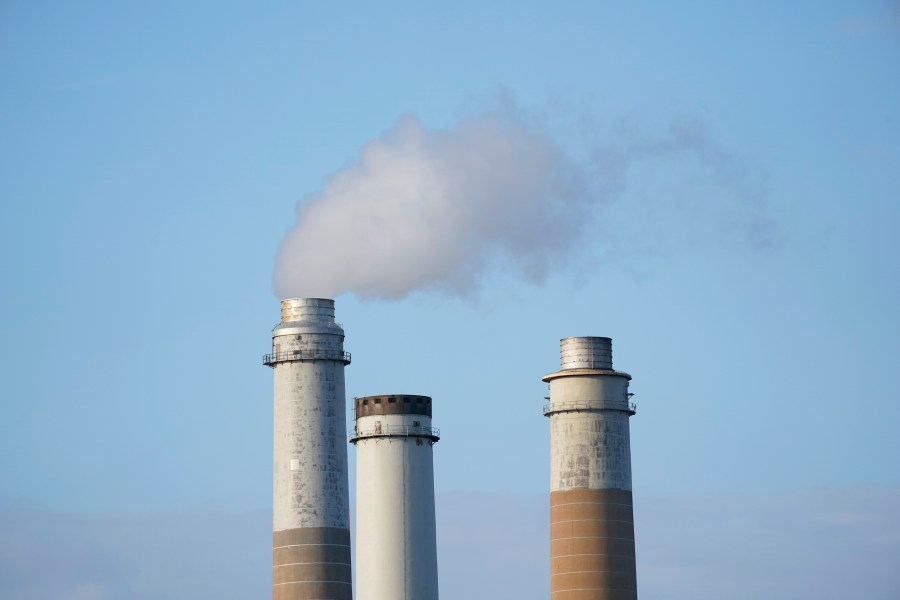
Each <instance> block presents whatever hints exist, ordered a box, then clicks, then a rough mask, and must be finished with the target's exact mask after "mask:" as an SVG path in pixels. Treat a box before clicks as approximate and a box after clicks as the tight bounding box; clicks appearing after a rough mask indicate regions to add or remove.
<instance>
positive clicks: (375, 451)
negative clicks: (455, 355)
mask: <svg viewBox="0 0 900 600" xmlns="http://www.w3.org/2000/svg"><path fill="white" fill-rule="evenodd" d="M355 411H356V426H355V427H354V429H353V434H352V437H351V442H353V443H354V444H356V590H357V594H358V596H359V599H360V600H437V598H438V571H437V545H436V540H435V514H434V466H433V462H432V449H431V447H432V446H433V445H434V443H435V442H437V441H438V439H439V438H438V431H437V430H436V429H432V427H431V398H429V397H428V396H408V395H394V396H367V397H365V398H357V399H356V401H355Z"/></svg>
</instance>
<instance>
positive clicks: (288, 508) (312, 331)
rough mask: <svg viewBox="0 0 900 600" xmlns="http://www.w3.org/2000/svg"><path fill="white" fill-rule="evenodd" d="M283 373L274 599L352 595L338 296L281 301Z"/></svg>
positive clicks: (275, 336)
mask: <svg viewBox="0 0 900 600" xmlns="http://www.w3.org/2000/svg"><path fill="white" fill-rule="evenodd" d="M263 362H264V364H266V365H268V366H270V367H272V369H273V370H274V373H275V436H274V437H275V464H274V489H273V507H272V508H273V526H274V533H273V557H272V598H273V600H313V599H316V600H319V599H328V600H352V597H353V590H352V582H351V566H350V498H349V488H348V476H347V443H346V440H345V438H344V432H345V431H346V417H345V410H346V398H345V395H344V366H345V365H347V364H349V363H350V354H349V353H347V352H344V330H343V329H342V328H341V326H340V325H338V324H337V323H335V321H334V300H326V299H321V298H291V299H288V300H283V301H282V302H281V323H279V324H278V325H276V326H275V329H273V330H272V354H267V355H265V357H264V358H263Z"/></svg>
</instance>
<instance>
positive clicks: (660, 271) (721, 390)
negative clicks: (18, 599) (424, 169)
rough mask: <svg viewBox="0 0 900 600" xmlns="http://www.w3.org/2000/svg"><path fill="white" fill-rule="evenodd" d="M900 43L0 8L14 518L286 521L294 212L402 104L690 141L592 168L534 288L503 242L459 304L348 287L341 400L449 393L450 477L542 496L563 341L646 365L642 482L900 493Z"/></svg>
mask: <svg viewBox="0 0 900 600" xmlns="http://www.w3.org/2000/svg"><path fill="white" fill-rule="evenodd" d="M898 58H900V10H898V8H897V6H896V4H895V3H890V2H853V3H850V2H825V3H823V2H817V3H812V2H795V3H789V4H788V5H779V4H776V3H770V4H768V5H759V4H748V5H744V4H740V5H737V4H729V3H715V2H697V3H693V4H691V6H690V7H673V6H670V5H666V4H663V3H655V2H642V3H632V4H630V5H628V6H621V5H617V4H613V3H603V2H566V3H555V4H553V5H551V4H549V3H542V2H523V3H519V4H518V5H517V7H516V9H515V10H514V11H511V10H509V9H508V8H504V7H501V6H499V5H496V6H486V5H485V3H475V2H457V3H454V4H452V5H444V6H441V7H433V6H423V5H421V3H412V2H408V3H405V2H388V3H385V2H381V3H377V4H376V3H364V4H359V5H325V4H321V3H319V4H317V5H304V4H303V3H288V2H272V3H266V4H265V5H259V4H258V3H257V4H251V3H221V2H216V3H212V2H209V3H202V2H196V3H190V5H189V6H188V5H184V3H174V2H157V3H153V4H152V5H145V6H139V5H137V4H130V3H121V2H120V3H114V2H105V3H104V2H82V3H78V4H73V3H63V2H27V3H26V2H14V1H13V2H5V3H3V4H2V6H0V186H2V188H0V198H2V202H3V218H2V219H0V257H2V258H0V275H2V281H3V294H2V296H0V302H2V309H3V312H4V314H5V315H6V316H7V318H6V319H3V321H2V323H0V337H2V339H3V340H4V343H3V345H2V352H3V356H2V365H3V366H2V375H3V379H4V381H5V383H6V385H5V393H4V394H3V395H2V403H3V413H4V416H3V418H2V419H0V461H2V462H0V467H2V472H3V473H4V475H3V477H2V478H0V506H6V507H8V509H5V510H8V511H22V510H27V511H38V512H41V511H43V512H46V513H47V514H53V515H56V516H57V517H58V516H59V515H60V514H63V515H82V516H86V515H88V516H91V518H98V519H99V518H104V517H106V516H108V515H111V514H123V513H126V514H140V515H155V514H170V513H173V512H174V513H178V512H179V511H199V513H202V514H207V513H208V512H209V511H226V512H227V511H233V512H241V511H255V510H256V511H258V510H263V511H264V510H266V509H267V508H268V507H269V506H270V502H271V456H270V455H271V418H272V406H271V404H272V402H271V373H270V372H269V370H268V369H266V368H265V367H263V366H262V365H261V364H260V359H261V356H262V354H263V353H264V352H266V351H267V350H268V348H269V334H270V329H271V327H272V326H273V325H274V323H275V322H276V321H277V319H278V315H279V312H278V298H277V296H276V295H275V293H274V292H273V284H272V277H273V268H274V263H275V256H276V251H277V249H278V245H279V242H280V241H281V239H282V237H283V236H284V235H285V233H286V232H287V231H288V230H289V229H290V228H291V227H292V226H293V225H294V222H295V219H296V208H297V203H298V201H301V200H302V199H304V198H306V199H309V198H312V197H315V196H316V194H318V193H319V192H320V191H321V190H323V189H324V188H325V187H326V186H327V184H328V181H329V178H330V177H331V176H333V175H334V174H335V173H338V172H339V171H341V170H342V169H345V168H347V167H348V166H352V165H353V164H355V163H356V162H357V161H358V156H359V151H360V148H361V147H363V145H365V144H366V143H368V142H370V141H371V140H373V139H377V138H379V137H380V136H382V135H383V134H384V133H385V132H386V131H388V130H390V129H392V128H393V127H394V126H395V125H396V124H397V123H398V122H399V121H400V120H401V119H402V118H404V117H405V116H408V115H415V116H416V118H418V119H419V120H420V121H421V122H422V123H423V125H424V126H425V127H427V128H429V129H430V130H445V129H449V128H453V127H454V125H455V124H456V123H457V122H459V121H460V120H463V119H466V118H468V117H470V116H472V115H481V114H484V113H486V112H491V111H497V110H501V109H502V110H514V111H516V112H517V114H524V115H527V119H528V120H529V122H530V123H532V124H536V125H535V126H536V127H538V128H539V129H540V130H541V132H542V135H545V136H546V137H547V139H550V140H552V141H553V143H554V144H556V146H557V147H558V148H560V149H561V152H563V153H564V154H565V155H566V156H567V157H569V159H570V160H571V161H572V163H573V164H584V163H586V162H589V161H590V159H591V157H592V156H595V154H596V151H597V149H598V148H603V149H607V150H610V149H612V150H613V151H624V150H623V149H627V148H629V147H633V146H635V145H637V146H641V145H643V146H648V145H651V146H652V145H653V144H657V145H658V144H661V143H663V142H664V141H666V140H669V139H672V135H673V133H672V132H673V131H683V130H684V129H685V128H687V129H688V130H689V131H692V132H694V134H695V135H697V136H699V137H700V139H702V143H701V144H700V145H699V146H697V147H694V148H688V147H676V148H675V149H674V150H672V151H671V152H666V153H661V154H658V155H652V153H645V154H644V155H643V156H641V158H640V160H636V161H634V162H632V163H629V164H628V165H627V168H623V169H622V170H621V171H619V172H617V175H618V176H619V177H618V179H616V180H615V181H606V180H603V178H602V177H599V176H598V178H597V180H595V181H594V183H595V184H596V185H597V186H600V187H603V186H613V187H615V188H616V194H615V195H613V196H610V197H609V198H608V199H607V201H605V202H602V203H598V204H596V205H594V208H593V209H592V212H591V214H590V215H588V217H586V218H585V220H584V223H583V228H584V230H585V234H584V235H582V236H580V237H579V238H578V239H577V240H576V241H575V243H574V246H573V248H572V250H571V251H569V252H568V253H566V254H564V255H561V256H560V258H559V260H558V261H556V262H554V263H553V268H552V269H551V270H550V271H549V273H548V275H547V277H546V278H545V279H544V280H543V281H542V282H540V283H537V284H535V283H534V282H532V281H529V280H527V279H523V278H522V277H521V276H520V274H519V272H518V271H517V269H516V268H515V261H514V260H512V261H511V260H508V258H504V257H503V256H501V255H496V256H494V255H491V256H486V257H485V261H486V264H487V267H486V270H485V271H484V273H483V274H482V276H481V277H479V278H478V279H477V281H475V283H474V287H473V288H472V289H470V290H468V291H467V292H466V293H465V294H463V295H462V296H459V295H443V294H441V293H439V292H436V291H434V290H424V291H420V292H415V293H412V294H411V295H409V296H407V297H406V298H404V299H402V300H399V301H384V300H371V299H360V298H357V297H355V296H353V295H352V294H344V295H341V296H339V297H338V298H337V312H338V320H339V321H341V322H342V323H343V324H344V326H345V329H346V332H347V340H346V348H347V349H348V350H349V351H351V352H352V353H353V364H352V365H351V366H350V367H349V368H348V371H347V392H348V396H356V395H369V394H378V393H395V392H404V393H420V394H429V395H432V396H433V397H434V399H435V425H436V426H437V427H439V428H441V430H442V432H443V438H442V440H441V442H440V444H439V445H438V446H436V449H435V450H436V453H435V457H436V482H435V483H436V488H437V490H438V492H439V494H442V495H443V496H442V497H445V498H451V497H454V496H453V494H460V493H467V494H484V495H486V496H488V497H492V496H491V495H498V497H500V496H502V495H510V494H511V495H517V494H518V495H521V497H522V498H538V497H540V496H541V494H543V493H544V492H545V491H546V488H547V484H548V477H547V473H548V456H547V454H548V430H547V428H548V425H547V423H546V420H545V419H544V418H543V417H542V416H541V405H542V403H543V396H544V395H546V388H545V386H544V384H542V383H541V382H540V377H541V376H542V375H543V374H546V373H549V372H552V371H554V370H556V368H557V366H558V340H559V338H561V337H566V336H573V335H605V336H610V337H612V338H613V343H614V361H615V365H616V366H617V367H618V368H620V369H623V370H626V371H628V372H630V373H632V375H633V376H634V382H633V385H632V391H634V392H635V393H636V396H635V398H634V400H635V401H636V402H637V404H638V413H637V415H636V416H635V417H634V418H633V419H632V448H633V450H632V452H633V465H634V485H635V494H636V497H639V496H640V495H641V494H646V495H647V497H648V498H649V497H652V498H672V497H677V498H681V499H685V498H694V497H697V496H698V495H699V496H701V497H704V498H723V497H728V498H742V499H744V501H747V502H750V501H752V499H754V498H756V499H759V498H779V497H783V496H782V495H785V494H788V495H789V494H800V495H801V496H802V497H804V498H808V497H815V492H814V491H815V490H844V491H845V492H846V493H847V494H853V493H859V494H863V495H865V494H875V495H876V496H877V497H879V498H880V497H881V496H880V494H888V495H891V494H894V493H895V492H894V490H896V489H897V487H898V485H900V462H898V459H897V458H896V457H898V456H900V437H898V436H897V435H896V432H895V429H896V423H898V421H900V402H898V400H900V384H898V382H897V379H896V377H894V376H893V375H894V373H895V372H896V366H895V363H896V361H897V358H898V352H897V349H896V340H897V339H898V335H900V317H898V311H897V306H900V284H898V278H897V276H896V274H897V273H898V272H900V241H898V239H900V238H898V236H897V234H896V225H897V223H898V222H900V207H898V193H900V146H898V142H897V140H900V115H898V110H897V107H898V106H900V76H898V74H897V69H896V65H897V60H898ZM498 107H500V108H499V109H498ZM510 107H512V109H510ZM697 148H700V150H698V149H697ZM588 172H589V173H599V174H602V172H596V171H590V170H588ZM760 220H761V221H763V222H765V223H766V224H767V226H766V228H765V230H764V231H762V232H760V231H758V230H757V229H754V227H753V225H754V223H758V222H759V221H760ZM548 235H551V234H550V233H548ZM357 243H358V240H356V239H355V238H352V237H346V238H340V237H339V238H338V239H334V240H333V244H334V245H335V246H336V247H340V248H341V249H344V250H347V251H348V252H349V253H350V255H352V254H353V252H359V250H358V248H357V245H356V244H357ZM323 252H326V253H327V252H328V250H327V249H323ZM350 455H351V457H352V456H353V453H352V449H351V452H350ZM861 490H863V491H861ZM503 497H506V496H503ZM685 502H686V500H685ZM761 502H762V504H763V505H766V506H768V505H767V504H766V502H764V501H761ZM676 504H677V503H676ZM798 504H800V503H796V504H792V506H794V507H795V508H794V509H795V510H798V511H800V510H801V509H800V508H796V505H798ZM863 504H865V503H864V502H863V503H861V505H863ZM640 506H645V507H646V508H645V509H644V510H645V514H646V515H648V516H647V518H648V519H649V518H650V515H652V514H654V513H653V512H652V510H653V506H652V505H647V504H643V505H640ZM640 506H639V509H640ZM209 514H214V513H212V512H209ZM215 514H217V513H215ZM448 514H449V513H448ZM878 514H882V513H878ZM884 514H885V515H886V516H884V517H883V518H884V519H890V518H893V519H896V512H894V513H890V511H884ZM72 518H75V517H72ZM440 518H441V516H440V515H439V519H440ZM446 518H447V519H449V518H450V517H449V516H448V517H446ZM879 518H882V517H879ZM636 519H637V521H638V522H640V519H641V514H640V513H638V514H636ZM445 526H446V522H445ZM538 533H539V532H538ZM638 533H639V536H645V537H644V538H640V537H639V540H638V548H639V549H638V555H639V556H638V559H639V563H640V561H641V550H640V548H641V544H642V543H643V544H644V545H645V546H646V547H648V548H649V547H657V546H656V545H655V543H656V542H658V540H656V539H654V538H653V537H652V536H653V531H649V530H648V531H645V532H641V531H639V532H638ZM536 535H537V534H536ZM798 535H800V534H798ZM810 539H812V538H810ZM816 539H818V538H816ZM538 543H542V542H541V541H540V540H538ZM892 544H893V545H890V544H889V545H888V546H887V550H886V552H888V553H891V552H892V553H893V555H894V556H895V557H897V558H900V544H898V543H897V541H896V540H894V541H893V542H892ZM673 552H674V550H673ZM541 560H543V559H542V558H539V559H538V560H537V562H536V563H535V564H536V565H540V564H542V563H541V562H540V561H541ZM698 560H700V559H699V558H698ZM895 562H896V561H895ZM453 564H458V563H453ZM453 564H450V563H442V573H444V572H445V570H446V569H452V568H453ZM823 564H826V563H823ZM645 568H646V569H647V571H646V573H647V574H648V575H647V577H648V579H649V577H651V575H650V574H651V573H652V574H653V575H652V576H653V577H655V578H657V579H656V580H655V581H660V580H664V578H665V577H666V576H669V577H672V576H674V575H672V573H674V571H665V570H656V571H654V570H652V569H650V568H649V567H645ZM672 569H676V567H672ZM638 573H639V580H642V579H641V577H642V572H641V565H640V564H639V569H638ZM684 573H685V571H681V574H682V575H683V574H684ZM878 575H881V576H882V580H883V581H887V579H886V578H887V577H888V575H887V574H885V573H880V574H877V573H876V574H875V576H874V577H875V579H877V578H878ZM263 576H264V577H265V574H263ZM659 578H663V579H659ZM642 581H643V580H642ZM893 583H898V586H900V582H897V581H896V579H894V581H893ZM257 584H258V585H259V586H260V587H259V588H258V589H261V590H263V591H265V590H266V589H267V586H268V583H267V581H265V580H263V581H259V582H257ZM248 585H252V584H248ZM642 585H643V584H642ZM647 585H652V584H651V583H650V582H649V581H648V584H647ZM885 585H886V586H887V585H889V583H885ZM23 589H24V588H23ZM98 589H101V592H98V593H97V594H95V596H96V597H118V596H116V595H115V592H109V594H108V595H107V596H103V595H102V594H103V593H106V592H102V589H105V588H98ZM110 589H112V588H110ZM661 589H665V588H661ZM885 589H887V588H885ZM896 589H900V587H898V588H894V590H896ZM76 592H77V590H76ZM76 592H72V594H76ZM85 593H86V594H87V593H90V590H89V591H88V592H85ZM110 594H111V595H110ZM126 595H127V594H126ZM713 595H714V594H713ZM23 597H25V595H24V594H23ZM72 597H73V598H75V597H76V596H75V595H72ZM84 597H86V598H87V597H90V596H84ZM168 597H172V598H176V597H179V596H177V595H176V594H175V593H171V594H170V595H169V596H168ZM710 597H712V596H710ZM732 597H736V596H732ZM772 597H775V596H772ZM784 597H796V595H794V596H784ZM818 597H825V596H824V595H821V596H818ZM885 597H887V596H885Z"/></svg>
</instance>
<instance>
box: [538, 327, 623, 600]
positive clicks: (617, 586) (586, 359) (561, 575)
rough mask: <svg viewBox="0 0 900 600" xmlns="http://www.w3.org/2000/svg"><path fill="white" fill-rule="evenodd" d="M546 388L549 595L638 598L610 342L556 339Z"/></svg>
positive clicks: (619, 385) (556, 599)
mask: <svg viewBox="0 0 900 600" xmlns="http://www.w3.org/2000/svg"><path fill="white" fill-rule="evenodd" d="M560 357H561V364H562V366H561V370H560V371H559V372H557V373H553V374H551V375H547V376H545V377H544V378H543V381H546V382H548V383H549V384H550V404H548V405H546V406H545V407H544V415H546V416H548V417H550V597H551V599H552V600H636V599H637V577H636V571H635V553H634V510H633V508H632V506H633V505H632V497H631V441H630V433H629V427H628V419H629V417H630V416H631V415H633V414H634V405H633V404H631V403H630V402H629V401H628V400H629V398H630V394H629V393H628V382H629V381H630V380H631V375H629V374H627V373H623V372H621V371H615V370H613V366H612V340H610V339H609V338H604V337H574V338H565V339H563V340H561V341H560Z"/></svg>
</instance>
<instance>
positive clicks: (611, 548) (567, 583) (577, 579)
mask: <svg viewBox="0 0 900 600" xmlns="http://www.w3.org/2000/svg"><path fill="white" fill-rule="evenodd" d="M550 592H551V596H552V597H553V598H554V599H556V600H563V599H565V600H581V599H585V600H587V599H590V600H612V599H617V600H618V599H620V598H623V599H634V598H637V574H636V568H635V552H634V510H633V508H632V496H631V492H630V491H628V490H620V489H575V490H564V491H554V492H551V494H550Z"/></svg>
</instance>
